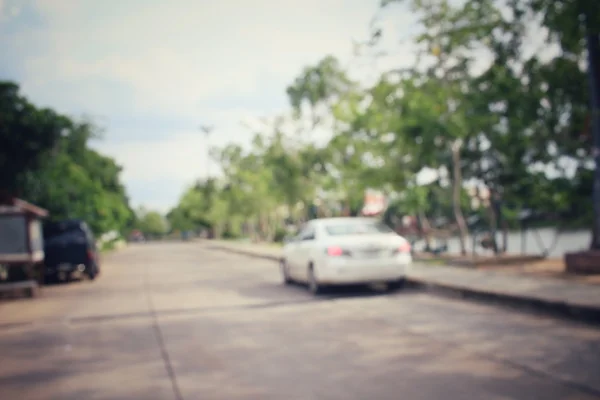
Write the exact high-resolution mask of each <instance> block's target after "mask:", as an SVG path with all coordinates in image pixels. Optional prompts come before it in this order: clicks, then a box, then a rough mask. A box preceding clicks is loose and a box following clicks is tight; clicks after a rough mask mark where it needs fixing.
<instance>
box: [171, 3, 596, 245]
mask: <svg viewBox="0 0 600 400" xmlns="http://www.w3.org/2000/svg"><path fill="white" fill-rule="evenodd" d="M395 3H404V5H405V6H406V5H407V6H408V7H409V8H410V10H411V11H412V12H414V13H415V15H417V18H418V20H419V27H420V31H419V33H418V35H416V36H415V37H414V38H413V41H414V44H415V45H416V48H417V49H419V50H418V52H419V53H418V54H417V56H416V58H415V62H414V64H413V65H412V66H411V67H410V68H407V69H403V70H398V69H394V70H390V71H384V73H382V74H381V76H380V77H379V79H378V80H377V81H376V82H374V83H371V84H369V85H366V84H364V83H362V84H361V83H360V82H358V81H356V80H355V79H353V78H352V73H351V71H347V70H345V69H344V68H343V67H342V63H341V62H339V61H338V60H336V59H335V58H334V57H332V56H327V57H324V58H323V59H322V60H321V61H319V62H317V63H316V64H315V65H312V66H308V67H306V68H304V69H303V70H302V71H301V72H300V74H299V75H298V76H297V77H296V78H295V79H294V81H293V82H292V83H291V84H290V86H289V87H288V89H287V94H288V97H289V102H290V111H291V112H290V113H288V114H287V115H283V116H281V117H280V118H276V119H275V120H274V122H272V123H270V124H265V126H264V127H263V128H261V129H258V130H257V131H256V132H255V139H254V141H253V144H252V147H251V148H249V149H246V148H242V147H240V146H237V145H229V146H226V147H224V148H220V149H213V151H212V153H213V156H214V159H215V160H217V161H218V162H219V163H220V165H221V169H222V173H223V174H222V177H220V178H219V179H213V180H210V181H207V182H198V183H197V184H195V185H193V186H191V187H189V188H188V189H187V190H186V192H185V193H184V195H183V196H182V197H181V200H180V202H179V204H178V205H177V206H176V207H175V208H174V209H173V210H172V211H171V212H170V214H169V215H170V216H171V218H170V220H171V223H172V225H173V226H174V227H179V228H180V229H190V228H193V227H199V226H204V227H210V228H212V229H213V230H215V231H216V233H217V234H218V235H224V234H227V235H241V234H245V235H252V236H255V237H259V238H261V239H274V238H277V237H278V236H281V233H280V232H279V231H281V230H282V229H283V228H284V227H285V225H286V223H287V222H290V221H296V222H297V221H302V220H304V219H306V218H309V217H311V216H315V215H339V214H344V213H346V214H356V213H357V212H358V211H359V210H360V208H361V206H362V201H363V194H364V191H365V189H367V188H372V189H378V190H381V191H383V192H384V193H386V194H387V195H388V196H390V198H391V199H392V203H393V204H392V207H390V210H395V211H394V212H395V213H396V214H398V215H396V217H398V216H399V215H419V216H420V220H421V221H422V222H423V221H425V222H426V224H430V221H431V224H432V225H436V221H437V220H440V221H443V220H445V221H453V222H452V224H453V225H454V227H455V229H456V230H457V232H458V233H460V236H462V237H464V236H465V235H466V234H467V232H468V230H469V227H470V226H472V224H471V223H469V221H471V220H473V218H472V217H473V216H476V217H478V218H479V219H484V220H486V221H487V223H488V225H498V224H504V226H505V227H506V226H508V225H510V224H514V223H517V220H518V216H519V215H521V214H523V211H525V210H529V211H531V210H533V211H534V213H537V214H540V213H542V214H545V215H552V216H553V218H554V217H555V218H558V219H561V220H563V221H569V222H570V223H572V224H575V225H577V224H580V225H585V223H586V222H585V221H589V220H590V215H591V212H592V206H591V190H592V185H591V182H592V176H593V162H592V157H591V148H592V146H591V132H590V124H589V121H590V112H589V85H588V81H587V77H586V71H585V69H584V68H585V62H584V60H585V55H586V53H585V48H584V46H583V43H584V36H585V34H586V33H589V32H590V29H592V27H598V26H600V24H598V23H589V20H590V19H593V18H596V17H597V16H600V3H598V2H590V1H587V2H586V1H583V0H562V1H550V0H548V1H546V0H528V1H516V0H507V1H499V0H483V1H482V0H465V1H462V2H458V3H457V2H453V1H449V0H404V1H393V0H392V1H389V0H388V1H385V0H384V1H382V11H383V13H385V12H386V10H387V9H388V8H389V7H394V6H395ZM558 3H560V4H559V5H560V6H559V5H558ZM586 13H587V14H586ZM584 14H585V15H587V16H588V18H587V20H588V23H587V25H586V23H585V21H586V18H582V16H583V15H584ZM592 16H593V17H592ZM592 22H593V21H592ZM586 29H587V30H586ZM594 29H595V28H594ZM595 34H597V32H595ZM385 35H386V32H385V31H383V30H381V29H377V30H375V32H374V34H373V38H372V39H371V40H369V46H373V47H375V48H377V46H379V41H378V39H379V38H381V37H383V36H385ZM533 36H535V38H536V39H539V38H540V37H541V38H543V41H542V42H541V47H540V48H539V49H538V48H536V49H531V46H530V42H531V39H532V37H533ZM543 49H549V50H547V51H543V52H541V51H540V50H543ZM552 49H555V51H552ZM317 130H321V131H323V130H327V131H329V132H330V133H331V137H330V139H329V140H328V141H327V142H326V143H325V144H322V145H318V144H316V142H315V141H313V140H312V138H313V133H314V132H315V131H317ZM423 171H430V175H431V176H433V182H430V183H428V184H426V185H422V184H418V182H417V181H418V178H419V177H420V176H423ZM473 187H477V188H479V190H473V189H472V188H473ZM470 188H471V189H470ZM483 189H486V190H489V191H490V193H491V195H490V196H488V197H485V195H484V194H485V193H486V190H483ZM467 193H471V195H470V196H469V195H467ZM473 193H475V194H474V195H473ZM470 197H471V198H470ZM473 197H475V199H473ZM474 200H477V201H475V202H474ZM387 217H389V215H388V216H387ZM396 220H398V218H396ZM462 246H463V249H464V247H465V244H464V241H463V244H462Z"/></svg>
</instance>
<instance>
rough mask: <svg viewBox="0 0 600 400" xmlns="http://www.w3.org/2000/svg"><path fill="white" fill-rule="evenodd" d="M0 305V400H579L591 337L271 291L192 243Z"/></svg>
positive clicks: (440, 301) (396, 298)
mask: <svg viewBox="0 0 600 400" xmlns="http://www.w3.org/2000/svg"><path fill="white" fill-rule="evenodd" d="M103 268H104V269H103V273H102V275H101V276H100V277H99V278H98V280H97V281H95V282H89V281H82V282H74V283H71V284H66V285H55V286H51V287H46V288H44V289H43V291H42V294H41V296H40V297H38V298H36V299H33V300H27V299H24V300H19V301H10V302H7V301H2V302H0V354H1V356H0V397H1V398H3V399H28V400H36V399H57V400H59V399H60V400H68V399H76V400H81V399H86V400H87V399H115V400H116V399H119V400H123V399H143V400H151V399H160V400H169V399H175V400H179V399H186V400H213V399H223V400H236V399H256V400H269V399H277V400H279V399H281V400H288V399H289V400H293V399H303V400H304V399H306V400H312V399H316V400H327V399H344V400H354V399H356V400H368V399H374V400H375V399H377V400H379V399H381V400H385V399H405V400H411V399H453V400H457V399H466V400H472V399H486V400H487V399H526V400H532V399H543V400H551V399H595V398H600V379H599V377H600V331H599V330H598V329H595V328H591V327H588V326H584V325H577V324H575V323H572V322H566V321H561V320H556V319H552V318H548V317H541V316H535V315H531V314H526V313H519V312H517V311H514V310H507V309H502V308H499V307H495V306H491V305H485V304H478V303H471V302H467V301H461V300H453V299H448V298H443V297H437V296H433V295H431V294H428V293H421V292H417V291H411V290H404V291H400V292H398V293H395V294H391V295H390V294H379V293H374V292H370V291H364V290H362V291H361V290H358V291H357V290H338V291H334V292H332V293H331V294H329V295H328V296H326V297H323V298H319V299H314V298H312V297H311V296H310V295H308V294H307V293H306V290H305V289H304V288H302V287H284V286H283V285H282V284H281V283H280V277H279V274H278V270H277V267H276V265H274V264H273V263H271V262H268V261H264V260H259V259H253V258H246V257H243V256H240V255H233V254H227V253H224V252H221V251H217V250H210V249H207V248H206V247H204V246H203V245H201V244H198V243H189V244H184V243H180V244H175V243H164V244H144V245H138V246H133V247H130V248H127V249H125V250H122V251H119V252H118V253H115V254H111V255H110V256H107V257H106V259H105V260H104V266H103Z"/></svg>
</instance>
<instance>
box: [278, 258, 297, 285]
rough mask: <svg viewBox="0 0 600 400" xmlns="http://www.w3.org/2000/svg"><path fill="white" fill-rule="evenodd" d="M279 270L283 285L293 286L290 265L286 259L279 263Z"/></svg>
mask: <svg viewBox="0 0 600 400" xmlns="http://www.w3.org/2000/svg"><path fill="white" fill-rule="evenodd" d="M279 268H280V269H281V277H282V279H283V283H284V284H285V285H291V284H292V283H294V281H293V280H292V278H290V271H289V267H288V263H287V261H286V260H285V259H282V260H280V261H279Z"/></svg>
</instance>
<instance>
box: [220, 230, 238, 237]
mask: <svg viewBox="0 0 600 400" xmlns="http://www.w3.org/2000/svg"><path fill="white" fill-rule="evenodd" d="M240 237H241V236H240V235H239V234H237V233H236V232H234V231H232V230H230V229H227V230H226V231H225V232H223V235H222V238H223V239H239V238H240Z"/></svg>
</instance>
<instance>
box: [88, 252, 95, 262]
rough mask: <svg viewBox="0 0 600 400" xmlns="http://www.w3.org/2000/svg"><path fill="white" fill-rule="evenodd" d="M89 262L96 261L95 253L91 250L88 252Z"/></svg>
mask: <svg viewBox="0 0 600 400" xmlns="http://www.w3.org/2000/svg"><path fill="white" fill-rule="evenodd" d="M87 256H88V260H90V261H92V260H93V259H94V252H93V251H91V250H88V251H87Z"/></svg>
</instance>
